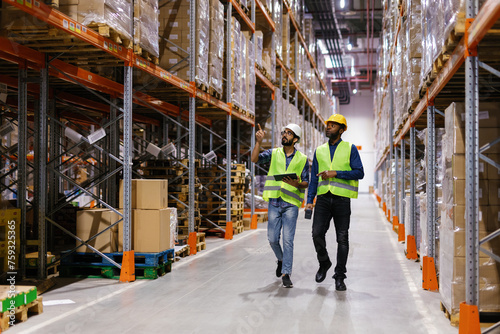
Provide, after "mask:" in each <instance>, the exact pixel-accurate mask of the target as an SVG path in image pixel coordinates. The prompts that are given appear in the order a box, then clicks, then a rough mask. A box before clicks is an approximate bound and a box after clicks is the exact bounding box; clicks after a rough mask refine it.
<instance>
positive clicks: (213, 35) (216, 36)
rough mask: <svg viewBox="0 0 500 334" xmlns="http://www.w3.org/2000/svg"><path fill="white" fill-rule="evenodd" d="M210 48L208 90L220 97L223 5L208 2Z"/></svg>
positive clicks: (222, 65) (217, 2) (216, 1)
mask: <svg viewBox="0 0 500 334" xmlns="http://www.w3.org/2000/svg"><path fill="white" fill-rule="evenodd" d="M209 45H210V47H209V54H208V76H209V85H210V88H211V89H213V90H214V91H215V92H217V93H218V94H219V95H221V96H222V93H223V91H222V89H223V88H222V87H223V84H222V83H223V81H222V80H223V76H222V73H223V68H224V5H223V4H222V3H221V2H220V1H219V0H210V44H209Z"/></svg>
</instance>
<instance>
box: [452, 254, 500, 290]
mask: <svg viewBox="0 0 500 334" xmlns="http://www.w3.org/2000/svg"><path fill="white" fill-rule="evenodd" d="M465 266H466V262H465V257H462V256H460V257H455V258H453V282H454V283H464V284H465ZM479 282H481V283H482V284H500V262H497V261H495V260H494V259H492V258H490V257H487V258H479Z"/></svg>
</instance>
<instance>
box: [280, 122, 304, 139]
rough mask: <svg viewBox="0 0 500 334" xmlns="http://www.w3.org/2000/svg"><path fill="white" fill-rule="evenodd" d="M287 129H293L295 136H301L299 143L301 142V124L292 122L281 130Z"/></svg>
mask: <svg viewBox="0 0 500 334" xmlns="http://www.w3.org/2000/svg"><path fill="white" fill-rule="evenodd" d="M285 129H290V130H292V131H293V133H294V134H295V136H297V137H299V140H298V141H297V144H298V143H300V138H301V137H302V129H301V128H300V126H298V125H297V124H294V123H290V124H288V125H287V126H285V127H284V128H283V129H281V131H285Z"/></svg>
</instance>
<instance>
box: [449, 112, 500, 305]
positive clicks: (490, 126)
mask: <svg viewBox="0 0 500 334" xmlns="http://www.w3.org/2000/svg"><path fill="white" fill-rule="evenodd" d="M479 107H480V115H481V116H480V120H479V127H480V133H481V135H480V136H479V141H480V142H479V146H480V147H481V146H482V145H484V144H486V143H489V142H491V141H492V140H494V139H496V138H497V137H498V136H499V134H500V118H499V117H497V115H498V111H499V110H498V105H496V104H492V103H481V104H480V106H479ZM445 128H446V135H445V138H443V154H444V156H445V159H446V161H445V164H446V172H445V175H444V179H443V204H442V206H441V226H440V227H439V235H440V251H439V266H440V268H439V272H440V274H439V281H440V284H439V286H440V288H439V290H440V294H441V301H442V303H443V304H444V305H445V307H446V309H447V310H448V311H449V312H450V313H451V314H458V313H459V307H460V305H459V304H460V302H462V301H464V300H465V275H466V271H465V266H466V265H465V255H466V248H465V235H466V219H465V205H466V202H465V155H464V154H465V108H464V104H462V103H452V104H451V105H450V106H449V107H448V108H447V109H446V111H445ZM499 152H500V151H499V149H498V148H496V146H493V147H492V148H491V149H489V150H487V151H486V153H490V154H491V155H490V157H492V158H496V157H497V154H498V153H499ZM497 161H498V160H497ZM490 174H491V175H490ZM499 189H500V187H498V171H497V170H496V168H494V167H493V168H488V166H485V165H483V164H480V166H479V192H478V194H477V195H478V198H479V216H478V217H474V219H475V220H476V221H477V226H478V228H479V239H482V238H484V237H485V236H486V235H488V234H490V233H492V232H494V231H496V230H497V229H498V228H500V221H499V217H500V216H499V213H500V207H499V206H498V205H499V203H500V199H499V198H500V196H499ZM481 247H483V248H485V249H487V250H489V251H491V252H492V253H494V254H499V253H500V243H498V242H495V240H493V241H490V242H487V243H485V244H483V245H481ZM479 276H480V277H479V311H494V312H498V311H500V298H499V296H500V264H499V263H498V262H496V261H495V260H494V259H492V258H490V257H488V256H487V255H486V254H485V253H483V252H479Z"/></svg>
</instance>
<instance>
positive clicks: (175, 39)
mask: <svg viewBox="0 0 500 334" xmlns="http://www.w3.org/2000/svg"><path fill="white" fill-rule="evenodd" d="M195 7H196V8H195V10H196V13H197V15H196V21H195V26H196V34H195V36H194V37H195V38H194V43H195V44H196V58H195V81H196V84H197V85H198V86H202V85H204V86H205V87H207V88H208V87H209V84H208V54H209V30H210V23H209V2H208V0H196V3H195ZM159 21H160V29H159V33H160V66H161V67H162V68H164V69H166V70H168V71H170V72H171V73H172V74H174V75H176V76H178V77H179V78H181V79H183V80H186V81H189V62H188V58H187V57H188V56H189V50H190V43H191V38H190V37H191V36H190V26H191V24H190V1H186V0H175V1H171V2H168V3H167V4H165V5H163V6H161V7H160V16H159ZM169 41H170V42H172V43H170V42H169Z"/></svg>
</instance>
